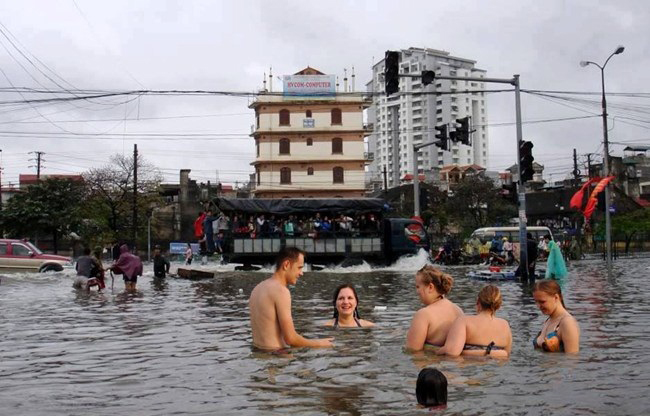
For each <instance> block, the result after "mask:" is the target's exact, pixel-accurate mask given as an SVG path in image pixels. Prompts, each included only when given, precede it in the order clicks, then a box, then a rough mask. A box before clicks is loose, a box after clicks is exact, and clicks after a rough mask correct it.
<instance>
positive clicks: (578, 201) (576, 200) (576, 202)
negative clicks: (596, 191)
mask: <svg viewBox="0 0 650 416" xmlns="http://www.w3.org/2000/svg"><path fill="white" fill-rule="evenodd" d="M599 180H600V178H591V179H589V180H588V181H587V182H586V183H585V184H584V185H582V188H580V190H579V191H578V192H576V193H575V194H573V196H572V197H571V202H569V207H571V208H573V209H575V210H577V211H582V200H583V199H584V196H585V191H586V190H587V189H589V185H591V184H592V183H594V182H598V181H599Z"/></svg>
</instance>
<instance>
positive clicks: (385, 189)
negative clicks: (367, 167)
mask: <svg viewBox="0 0 650 416" xmlns="http://www.w3.org/2000/svg"><path fill="white" fill-rule="evenodd" d="M387 176H388V172H387V171H386V165H384V192H388V178H387Z"/></svg>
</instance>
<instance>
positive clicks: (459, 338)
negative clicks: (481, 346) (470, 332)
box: [436, 316, 467, 357]
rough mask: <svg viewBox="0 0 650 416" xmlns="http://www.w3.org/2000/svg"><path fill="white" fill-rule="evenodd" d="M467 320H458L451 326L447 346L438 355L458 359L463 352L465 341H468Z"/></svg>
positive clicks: (459, 318) (463, 318)
mask: <svg viewBox="0 0 650 416" xmlns="http://www.w3.org/2000/svg"><path fill="white" fill-rule="evenodd" d="M465 319H466V318H465V317H464V316H460V317H458V318H456V320H455V321H454V323H453V324H452V325H451V328H450V329H449V333H448V334H447V340H446V341H445V345H443V346H442V348H440V349H439V350H438V351H437V352H436V354H438V355H450V356H452V357H458V356H459V355H460V354H461V353H462V352H463V347H464V346H465V340H466V339H467V328H466V323H465Z"/></svg>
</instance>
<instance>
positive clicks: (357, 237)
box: [214, 198, 429, 267]
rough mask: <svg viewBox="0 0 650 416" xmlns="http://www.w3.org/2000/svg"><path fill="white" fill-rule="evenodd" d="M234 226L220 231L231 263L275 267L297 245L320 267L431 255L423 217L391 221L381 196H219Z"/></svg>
mask: <svg viewBox="0 0 650 416" xmlns="http://www.w3.org/2000/svg"><path fill="white" fill-rule="evenodd" d="M214 203H215V205H216V206H217V208H218V209H219V210H220V211H221V212H222V215H223V218H227V221H228V222H229V227H227V229H226V228H222V229H221V230H219V234H220V236H219V238H220V241H221V247H222V250H223V259H224V260H226V261H227V262H229V263H241V264H243V265H244V266H245V267H250V266H252V265H253V264H256V265H265V264H271V263H272V262H273V258H274V256H275V255H276V253H277V252H278V251H279V250H280V249H281V248H283V247H297V248H299V249H301V250H304V251H305V252H306V253H308V254H309V257H308V258H309V259H310V260H311V263H315V264H341V263H342V264H343V265H344V266H345V265H352V264H359V263H360V262H361V261H362V260H363V261H366V262H368V263H371V264H390V263H393V262H394V261H396V260H397V259H398V258H400V257H401V256H404V255H409V254H410V255H413V254H417V253H418V252H419V250H420V249H424V250H426V251H427V252H428V251H429V239H428V237H427V234H426V232H425V229H424V226H423V225H422V222H421V221H419V220H417V219H408V218H389V217H387V216H386V215H385V214H386V211H387V210H388V208H389V207H388V205H387V204H386V203H385V201H384V200H382V199H379V198H359V199H350V198H331V199H317V198H308V199H307V198H305V199H299V198H288V199H237V198H216V199H215V200H214Z"/></svg>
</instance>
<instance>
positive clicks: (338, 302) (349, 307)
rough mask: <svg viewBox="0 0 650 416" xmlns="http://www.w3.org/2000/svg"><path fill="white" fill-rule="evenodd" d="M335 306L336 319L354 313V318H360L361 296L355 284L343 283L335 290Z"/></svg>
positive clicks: (333, 302)
mask: <svg viewBox="0 0 650 416" xmlns="http://www.w3.org/2000/svg"><path fill="white" fill-rule="evenodd" d="M332 305H333V306H334V319H338V318H339V316H349V315H352V316H353V317H354V318H357V319H359V311H358V310H357V306H358V305H359V296H357V291H356V290H355V289H354V286H352V285H350V284H347V283H346V284H342V285H341V286H339V287H337V288H336V289H335V290H334V299H333V300H332Z"/></svg>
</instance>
